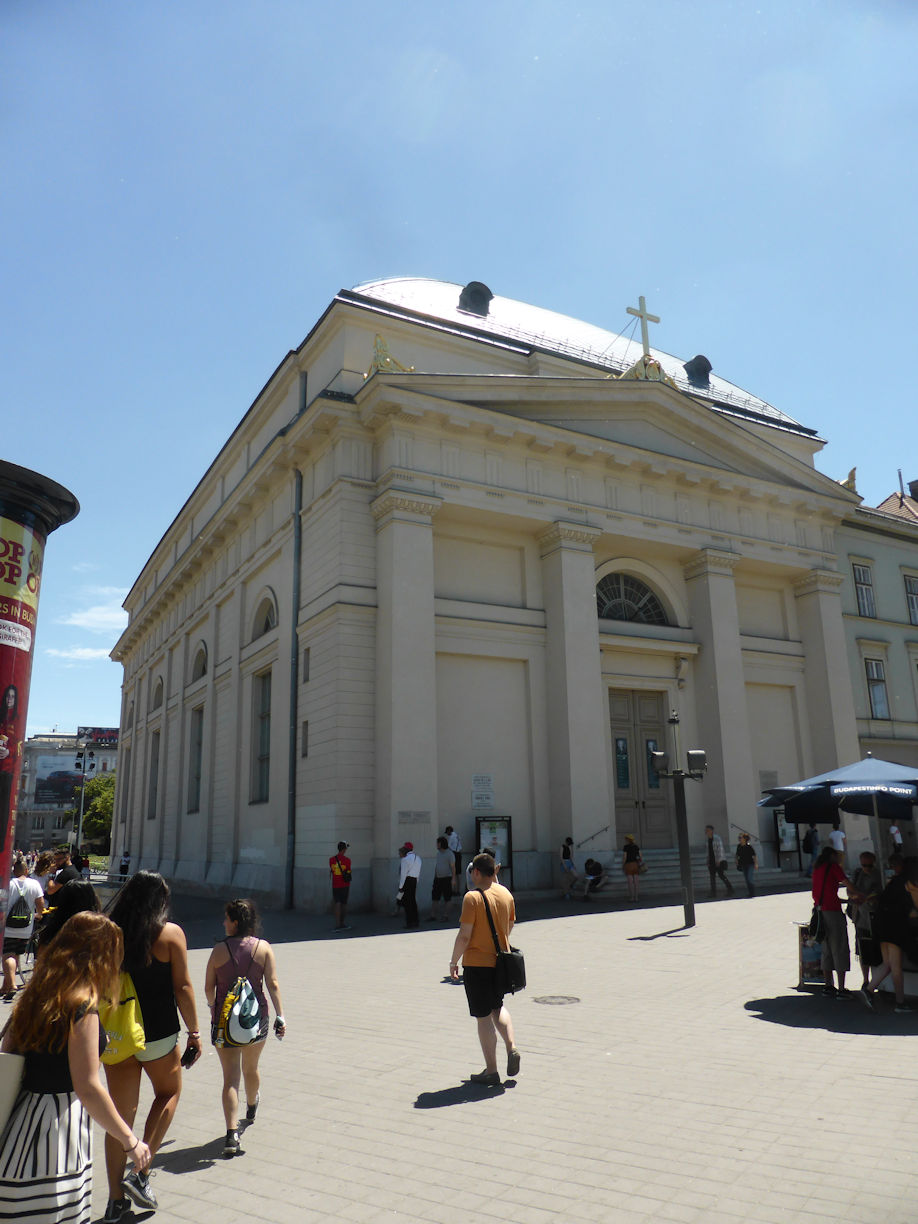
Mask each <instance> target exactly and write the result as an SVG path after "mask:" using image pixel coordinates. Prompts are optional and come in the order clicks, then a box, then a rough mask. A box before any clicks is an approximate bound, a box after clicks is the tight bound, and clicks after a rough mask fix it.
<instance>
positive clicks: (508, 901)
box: [449, 854, 520, 1088]
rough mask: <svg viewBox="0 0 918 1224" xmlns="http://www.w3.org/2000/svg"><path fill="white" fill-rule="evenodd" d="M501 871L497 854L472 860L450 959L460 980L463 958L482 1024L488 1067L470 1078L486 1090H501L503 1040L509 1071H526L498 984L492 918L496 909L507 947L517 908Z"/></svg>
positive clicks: (471, 1001) (474, 1012)
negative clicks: (501, 881)
mask: <svg viewBox="0 0 918 1224" xmlns="http://www.w3.org/2000/svg"><path fill="white" fill-rule="evenodd" d="M495 870H496V864H495V862H494V859H493V857H492V856H491V855H488V854H478V855H476V856H475V858H474V860H473V861H472V884H473V886H474V887H473V888H472V890H471V891H469V892H467V893H466V894H465V898H464V899H463V902H462V914H461V916H460V919H459V933H458V935H457V936H456V942H455V943H454V944H453V954H452V956H451V957H450V962H449V973H450V977H451V978H452V980H453V981H454V982H456V981H458V980H459V960H460V959H461V960H462V981H463V985H464V986H465V995H466V999H467V1001H468V1006H469V1014H470V1015H471V1016H473V1017H474V1018H475V1021H476V1023H477V1025H478V1041H479V1044H480V1045H481V1052H482V1053H483V1054H484V1060H485V1067H484V1070H483V1071H479V1072H476V1073H474V1074H473V1075H470V1076H469V1079H470V1080H471V1082H472V1083H473V1084H481V1085H483V1086H484V1087H486V1088H496V1087H498V1085H499V1084H500V1082H501V1077H500V1072H499V1071H498V1069H497V1041H498V1038H500V1040H501V1041H502V1042H503V1043H504V1047H505V1049H506V1051H507V1075H508V1076H510V1077H511V1078H512V1077H513V1076H515V1075H517V1074H519V1069H520V1053H519V1050H517V1048H516V1043H515V1039H514V1033H513V1021H512V1019H511V1017H510V1013H509V1011H508V1010H507V1008H506V1007H505V1006H504V997H503V995H502V994H500V993H499V991H498V988H497V971H496V965H497V951H496V949H495V947H494V936H493V935H492V934H491V923H490V922H489V921H488V910H490V914H491V921H493V923H494V928H495V930H496V932H497V938H498V941H499V942H500V946H501V948H502V949H503V950H504V951H507V950H509V947H510V932H511V931H512V930H513V924H514V923H515V921H516V909H515V907H514V904H513V896H512V895H511V893H510V891H509V889H506V888H504V886H503V885H502V884H498V883H497V879H496V875H495Z"/></svg>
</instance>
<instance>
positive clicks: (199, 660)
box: [191, 645, 207, 684]
mask: <svg viewBox="0 0 918 1224" xmlns="http://www.w3.org/2000/svg"><path fill="white" fill-rule="evenodd" d="M206 675H207V647H206V646H203V645H202V646H201V647H200V648H199V650H198V653H197V654H196V655H195V656H194V663H193V664H192V665H191V683H192V684H194V682H195V680H200V679H201V678H202V676H206Z"/></svg>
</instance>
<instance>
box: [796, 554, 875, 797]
mask: <svg viewBox="0 0 918 1224" xmlns="http://www.w3.org/2000/svg"><path fill="white" fill-rule="evenodd" d="M842 582H843V579H842V576H841V574H838V573H836V572H835V571H834V570H822V569H814V570H810V572H809V573H808V574H806V575H805V576H804V577H803V578H800V579H799V580H798V581H797V582H795V583H794V588H793V589H794V596H795V598H796V600H797V619H798V622H799V625H800V638H801V641H802V642H803V649H804V652H805V654H806V671H805V673H804V676H805V685H806V702H807V709H808V711H809V722H810V737H811V742H812V745H813V761H812V770H811V772H812V773H814V774H819V773H824V772H825V771H826V770H827V769H833V768H834V767H835V766H836V765H847V764H848V763H849V762H851V761H856V760H857V759H858V758H859V757H860V755H861V754H860V749H859V746H858V738H857V722H856V720H855V716H854V692H853V689H852V686H851V672H850V669H849V667H848V651H847V643H846V641H845V626H844V622H843V620H842V609H841V587H842Z"/></svg>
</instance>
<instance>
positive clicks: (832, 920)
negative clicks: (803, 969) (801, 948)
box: [813, 846, 851, 999]
mask: <svg viewBox="0 0 918 1224" xmlns="http://www.w3.org/2000/svg"><path fill="white" fill-rule="evenodd" d="M839 857H840V856H839V853H838V851H837V850H834V849H833V848H832V846H826V848H825V849H824V850H823V852H822V854H820V856H819V858H818V859H817V860H816V866H815V867H814V868H813V901H814V902H815V903H816V905H818V906H819V908H820V909H821V910H822V917H823V921H824V922H825V927H826V937H825V939H824V940H823V941H822V962H821V963H822V976H823V979H824V981H825V986H823V988H822V993H823V994H824V995H831V996H834V997H837V998H840V999H844V998H847V997H848V996H849V995H850V993H851V992H850V991H848V990H845V974H846V973H847V972H848V970H849V969H850V968H851V950H850V948H849V946H848V924H847V922H846V920H845V915H844V914H843V913H842V904H841V899H840V898H839V895H838V890H839V889H840V888H841V887H842V886H843V885H844V886H845V887H847V885H848V879H847V877H846V876H845V873H844V872H843V871H842V869H841V867H840V866H839V863H838V860H839ZM833 970H834V971H835V973H836V974H837V975H838V990H837V991H836V989H835V987H834V986H833V985H832V972H833Z"/></svg>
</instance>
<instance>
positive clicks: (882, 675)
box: [864, 659, 889, 718]
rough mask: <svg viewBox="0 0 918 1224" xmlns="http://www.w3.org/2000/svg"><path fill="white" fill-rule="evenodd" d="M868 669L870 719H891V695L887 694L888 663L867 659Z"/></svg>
mask: <svg viewBox="0 0 918 1224" xmlns="http://www.w3.org/2000/svg"><path fill="white" fill-rule="evenodd" d="M864 666H865V668H866V669H867V694H868V696H869V698H870V717H871V718H889V695H888V693H887V692H886V663H885V662H884V661H883V659H865V660H864Z"/></svg>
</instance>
